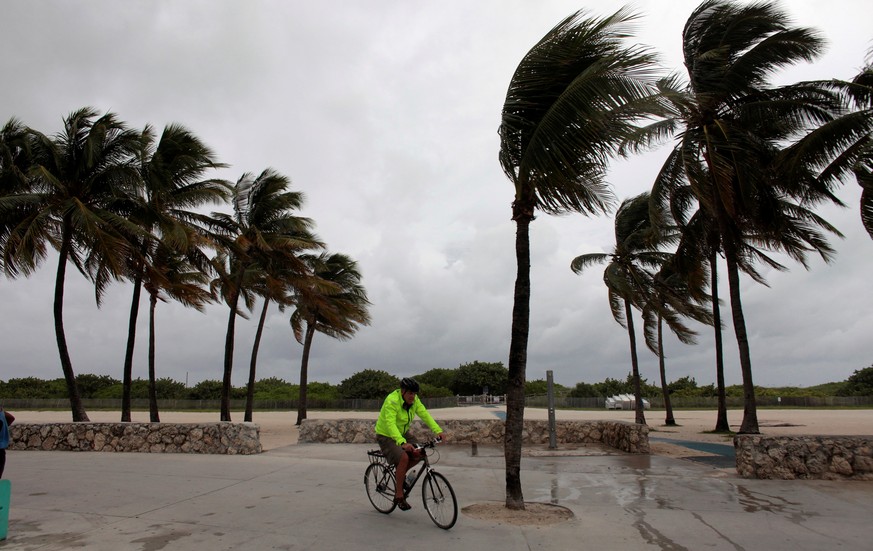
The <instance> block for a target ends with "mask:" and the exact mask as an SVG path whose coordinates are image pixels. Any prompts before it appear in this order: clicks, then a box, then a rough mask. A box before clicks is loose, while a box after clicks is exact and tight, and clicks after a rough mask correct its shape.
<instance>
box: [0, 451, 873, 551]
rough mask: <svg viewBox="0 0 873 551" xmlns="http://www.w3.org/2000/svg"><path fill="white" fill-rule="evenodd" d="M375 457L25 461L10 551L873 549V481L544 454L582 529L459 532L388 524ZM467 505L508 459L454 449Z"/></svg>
mask: <svg viewBox="0 0 873 551" xmlns="http://www.w3.org/2000/svg"><path fill="white" fill-rule="evenodd" d="M371 447H372V446H371V445H367V444H306V445H304V444H301V445H293V446H286V447H281V448H277V449H274V450H270V451H269V452H266V453H263V454H260V455H256V456H207V455H186V454H135V453H131V454H112V453H96V452H95V453H84V452H83V453H76V452H10V453H9V458H8V459H9V460H8V464H7V468H6V473H5V476H8V478H9V479H11V481H12V505H11V509H10V524H9V536H8V540H7V541H6V542H3V543H2V544H0V548H2V549H3V550H4V551H5V550H7V549H22V550H40V551H50V550H61V549H71V548H83V549H88V550H112V551H117V550H126V549H131V550H144V551H158V550H162V549H168V550H182V551H184V550H195V549H196V550H201V549H207V550H209V551H219V550H223V549H240V548H245V549H255V550H261V549H283V550H289V549H290V550H298V549H300V550H302V549H312V550H323V549H395V548H409V547H414V548H426V549H427V548H435V549H439V550H440V551H449V550H453V549H464V550H469V549H500V550H501V551H521V550H524V551H528V550H531V549H556V550H566V549H580V548H584V549H597V550H613V549H622V550H647V551H650V550H652V549H670V550H683V549H688V550H699V549H712V550H730V551H737V550H749V551H751V550H757V549H771V550H779V549H791V550H792V551H802V550H811V551H812V550H814V551H819V550H821V549H828V548H841V547H842V548H847V549H866V548H869V545H870V541H873V524H871V523H870V518H869V517H870V511H871V510H873V484H871V483H869V482H847V481H838V482H829V481H820V480H817V481H776V480H745V479H739V478H737V477H736V476H735V475H734V474H732V473H731V472H730V471H729V470H723V469H713V468H711V467H709V466H706V465H702V464H700V463H697V462H693V461H687V460H683V459H677V458H670V457H663V456H647V455H645V456H639V455H625V454H620V453H614V454H603V453H600V454H598V455H588V454H586V452H585V449H584V448H583V449H579V450H560V449H559V450H558V452H556V453H554V454H550V453H549V452H548V451H547V450H543V449H538V450H536V451H537V453H536V454H526V455H525V457H524V458H523V460H522V484H523V489H524V496H525V500H526V501H529V502H545V503H554V504H557V505H561V506H564V507H566V508H568V509H570V510H571V511H572V512H573V514H574V518H573V519H571V520H569V521H565V522H563V523H560V524H556V525H552V526H514V525H510V524H498V523H495V522H491V521H485V520H477V519H474V518H471V517H469V516H466V515H464V514H463V512H462V513H461V514H460V516H459V519H458V522H457V524H456V525H455V527H454V528H453V529H452V530H450V531H443V530H440V529H439V528H437V527H436V526H434V525H433V523H431V521H430V519H429V518H428V517H427V514H426V512H425V511H424V508H423V507H422V505H421V500H420V499H419V498H417V497H415V499H413V500H411V501H410V502H411V503H412V505H413V509H412V510H411V511H408V512H400V511H395V512H394V513H392V514H390V515H383V514H380V513H378V512H377V511H376V510H375V509H373V507H372V506H371V505H370V503H369V501H368V500H367V497H366V494H365V491H364V485H363V472H364V469H365V467H366V465H367V459H366V451H367V449H369V448H371ZM439 453H440V455H439V458H438V461H437V463H436V468H437V469H438V470H440V472H442V473H443V474H445V475H446V477H447V478H448V479H449V480H450V481H451V483H452V484H453V486H454V488H455V491H456V493H457V495H458V499H459V502H460V505H461V506H462V507H463V506H467V505H472V504H476V503H486V502H494V501H496V502H502V501H503V500H504V498H505V471H504V459H503V452H502V450H501V449H500V448H496V447H487V446H479V449H478V454H477V455H476V456H473V455H472V454H471V450H470V448H469V447H468V446H463V445H445V446H441V447H440V448H439Z"/></svg>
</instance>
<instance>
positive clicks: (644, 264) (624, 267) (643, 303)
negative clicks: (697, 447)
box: [570, 193, 678, 425]
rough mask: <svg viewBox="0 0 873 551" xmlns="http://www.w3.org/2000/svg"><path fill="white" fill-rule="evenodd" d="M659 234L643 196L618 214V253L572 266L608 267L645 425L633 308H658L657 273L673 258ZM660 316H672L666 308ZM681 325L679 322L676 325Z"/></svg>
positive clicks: (612, 303)
mask: <svg viewBox="0 0 873 551" xmlns="http://www.w3.org/2000/svg"><path fill="white" fill-rule="evenodd" d="M658 238H659V234H658V233H657V232H656V231H654V228H653V226H652V224H651V221H650V218H649V194H648V193H643V194H641V195H637V196H636V197H633V198H631V199H627V200H625V201H623V202H622V204H621V206H620V207H619V208H618V211H617V212H616V213H615V250H614V251H613V252H612V253H588V254H583V255H581V256H577V257H576V258H574V259H573V261H572V262H571V263H570V269H572V270H573V272H574V273H577V274H581V273H582V272H583V271H585V269H586V268H588V267H589V266H594V265H598V264H604V263H606V269H605V270H604V271H603V282H604V283H605V284H606V288H607V290H608V292H609V308H610V310H611V311H612V317H613V318H614V319H615V321H616V322H618V324H619V325H621V326H622V327H624V328H625V329H627V333H628V338H629V340H630V354H631V367H632V373H633V384H634V398H635V410H636V422H637V423H639V424H642V425H645V424H646V416H645V412H644V409H643V397H642V390H641V385H640V366H639V361H638V358H637V344H636V331H635V330H634V322H633V311H632V307H635V308H637V309H639V310H641V311H642V310H643V309H644V308H645V307H647V306H649V307H656V306H655V305H656V302H655V301H656V297H655V282H654V270H656V269H658V268H660V267H661V266H663V264H664V263H665V262H667V261H668V260H669V259H670V254H669V253H665V252H661V251H658V250H657V247H658V245H659V242H658ZM658 311H659V312H663V313H664V314H665V315H669V316H671V319H672V313H670V312H668V311H667V309H666V308H658ZM676 323H677V325H678V321H677V322H676Z"/></svg>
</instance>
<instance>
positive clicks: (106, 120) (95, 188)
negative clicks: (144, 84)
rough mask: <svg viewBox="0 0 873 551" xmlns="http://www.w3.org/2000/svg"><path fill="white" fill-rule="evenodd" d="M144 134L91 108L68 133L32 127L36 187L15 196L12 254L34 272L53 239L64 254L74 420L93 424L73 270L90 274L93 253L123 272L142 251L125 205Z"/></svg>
mask: <svg viewBox="0 0 873 551" xmlns="http://www.w3.org/2000/svg"><path fill="white" fill-rule="evenodd" d="M137 137H138V136H137V133H136V132H133V131H130V130H128V129H127V128H126V127H125V125H124V124H123V123H122V122H121V121H119V120H118V119H117V118H116V116H115V115H114V114H112V113H107V114H105V115H102V116H99V114H98V113H97V111H95V110H94V109H91V108H83V109H80V110H78V111H75V112H73V113H72V114H70V115H69V116H68V117H67V118H65V119H64V129H63V131H61V132H60V133H58V134H57V135H55V136H53V137H47V136H44V135H43V134H41V133H39V132H36V131H33V130H31V140H32V141H31V144H30V146H31V151H32V153H33V160H32V166H31V167H30V170H29V172H28V177H29V182H28V186H29V189H30V192H29V193H27V194H22V195H18V196H17V197H16V198H15V201H16V205H17V206H18V208H19V209H20V210H19V213H20V214H21V217H20V218H18V219H17V220H16V221H15V237H14V238H13V239H10V240H8V241H7V251H6V252H7V254H8V255H9V256H8V257H7V258H11V259H14V262H15V263H16V264H17V265H18V266H20V267H27V269H31V267H35V266H36V265H37V264H39V262H40V261H41V260H42V259H43V258H44V257H45V252H46V247H45V243H49V244H51V246H52V247H54V248H55V249H57V250H58V253H59V257H58V269H57V274H56V278H55V293H54V322H55V335H56V338H57V343H58V352H59V355H60V360H61V369H62V370H63V373H64V379H65V380H66V383H67V390H68V392H69V397H70V407H71V410H72V417H73V421H87V420H88V415H87V413H86V412H85V408H84V406H83V405H82V401H81V396H80V394H79V389H78V386H77V385H76V376H75V373H74V371H73V364H72V361H71V359H70V354H69V348H68V346H67V340H66V334H65V332H64V320H63V303H64V281H65V279H66V267H67V263H68V262H72V263H73V265H75V266H76V267H77V268H78V269H79V270H80V271H81V272H82V273H83V275H86V277H87V273H86V269H85V266H84V261H85V257H86V256H87V255H93V254H99V255H100V256H101V257H102V258H103V259H104V261H105V266H106V270H107V273H109V274H112V275H113V276H117V275H119V274H122V273H123V272H124V259H125V258H128V257H130V256H131V255H132V254H133V253H134V252H135V251H132V250H131V247H130V244H129V243H128V241H127V240H126V239H125V238H124V235H130V234H135V233H136V232H137V228H136V227H135V226H134V225H133V224H132V223H130V222H129V221H128V220H127V218H126V215H127V214H128V213H127V212H125V211H124V208H125V206H126V205H127V204H128V203H129V201H128V200H127V198H129V197H132V196H133V195H135V193H136V190H137V186H138V177H137V172H136V169H135V167H134V166H133V164H132V162H131V161H132V159H133V157H132V153H133V151H134V150H135V147H136V141H137ZM5 199H7V198H4V200H5ZM7 204H8V203H7ZM3 210H4V209H2V208H0V211H3ZM7 269H8V267H7Z"/></svg>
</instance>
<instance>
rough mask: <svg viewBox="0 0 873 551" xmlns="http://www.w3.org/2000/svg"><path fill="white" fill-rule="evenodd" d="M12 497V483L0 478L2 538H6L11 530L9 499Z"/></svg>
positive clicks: (0, 534)
mask: <svg viewBox="0 0 873 551" xmlns="http://www.w3.org/2000/svg"><path fill="white" fill-rule="evenodd" d="M11 497H12V483H11V482H9V481H8V480H0V540H5V539H6V532H7V531H8V530H9V500H10V498H11Z"/></svg>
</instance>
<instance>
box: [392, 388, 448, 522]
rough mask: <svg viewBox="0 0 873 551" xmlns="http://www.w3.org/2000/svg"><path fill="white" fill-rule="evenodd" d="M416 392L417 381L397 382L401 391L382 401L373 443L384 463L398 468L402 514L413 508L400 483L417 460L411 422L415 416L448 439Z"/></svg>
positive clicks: (396, 498)
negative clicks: (379, 450)
mask: <svg viewBox="0 0 873 551" xmlns="http://www.w3.org/2000/svg"><path fill="white" fill-rule="evenodd" d="M418 390H419V385H418V381H416V380H415V379H412V378H410V377H406V378H404V379H403V380H402V381H400V388H399V389H397V390H395V391H394V392H392V393H391V394H389V395H388V396H387V397H386V398H385V402H384V403H383V404H382V410H381V411H380V412H379V420H378V421H376V442H378V443H379V448H381V449H382V453H383V454H385V458H386V460H387V461H388V462H389V463H391V464H392V465H394V466H396V467H397V471H396V472H397V477H396V481H395V484H394V487H395V490H394V503H396V504H397V507H399V508H400V510H401V511H408V510H409V509H411V508H412V506H411V505H409V503H407V502H406V498H405V497H404V496H403V481H404V480H405V479H406V472H407V471H408V470H409V469H411V468H412V467H414V466H415V465H416V464H417V463H418V461H419V460H420V457H419V456H418V454H417V453H416V451H415V448H413V446H412V442H415V438H414V437H412V435H410V434H408V431H409V425H411V424H412V420H413V419H415V416H416V415H418V416H419V417H420V418H421V420H422V421H424V424H426V425H427V426H428V428H430V430H431V431H433V433H434V434H438V435H440V436H441V437H442V439H443V440H448V435H447V434H446V433H445V432H443V429H441V428H440V426H439V425H438V424H437V422H436V421H434V420H433V417H431V416H430V413H428V412H427V408H425V407H424V404H422V403H421V400H419V399H418V396H417V394H418Z"/></svg>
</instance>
